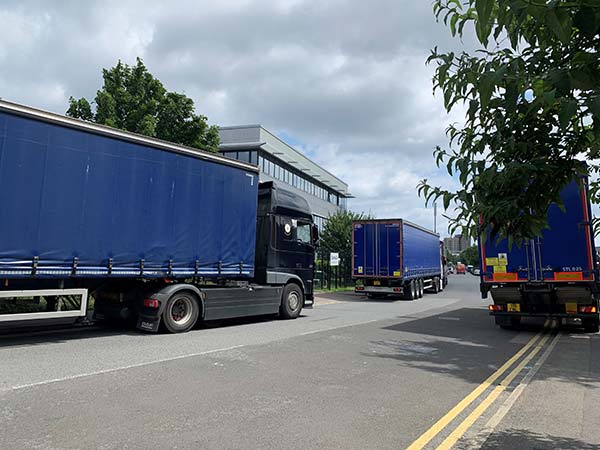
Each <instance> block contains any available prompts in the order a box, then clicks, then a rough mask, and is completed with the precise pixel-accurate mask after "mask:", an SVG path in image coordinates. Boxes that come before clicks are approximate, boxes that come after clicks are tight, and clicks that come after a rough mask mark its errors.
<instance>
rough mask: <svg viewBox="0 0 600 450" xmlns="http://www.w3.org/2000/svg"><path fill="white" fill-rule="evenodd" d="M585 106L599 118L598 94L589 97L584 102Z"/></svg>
mask: <svg viewBox="0 0 600 450" xmlns="http://www.w3.org/2000/svg"><path fill="white" fill-rule="evenodd" d="M586 106H587V107H588V109H589V110H590V113H592V115H593V116H594V118H596V119H599V120H600V95H597V96H595V97H591V98H589V99H588V100H587V102H586Z"/></svg>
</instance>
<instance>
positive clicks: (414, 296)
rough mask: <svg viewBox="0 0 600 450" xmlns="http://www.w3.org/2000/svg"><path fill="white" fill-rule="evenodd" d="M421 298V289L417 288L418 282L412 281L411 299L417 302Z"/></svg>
mask: <svg viewBox="0 0 600 450" xmlns="http://www.w3.org/2000/svg"><path fill="white" fill-rule="evenodd" d="M418 297H419V288H418V287H417V280H410V299H411V300H416V299H417V298H418Z"/></svg>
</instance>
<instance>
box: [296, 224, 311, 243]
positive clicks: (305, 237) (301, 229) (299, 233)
mask: <svg viewBox="0 0 600 450" xmlns="http://www.w3.org/2000/svg"><path fill="white" fill-rule="evenodd" d="M310 229H311V226H310V224H308V223H298V227H297V228H296V239H297V240H298V241H299V242H302V243H303V244H308V245H310V244H312V241H311V239H310Z"/></svg>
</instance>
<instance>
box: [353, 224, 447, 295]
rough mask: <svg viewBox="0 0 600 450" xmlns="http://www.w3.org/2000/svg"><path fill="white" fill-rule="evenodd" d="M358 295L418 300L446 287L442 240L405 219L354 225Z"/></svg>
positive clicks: (354, 261)
mask: <svg viewBox="0 0 600 450" xmlns="http://www.w3.org/2000/svg"><path fill="white" fill-rule="evenodd" d="M352 242H353V245H352V276H353V278H354V279H355V280H356V281H357V282H358V283H357V285H356V287H355V292H358V293H365V294H367V296H368V297H369V298H378V297H385V296H386V295H388V294H391V295H402V296H404V298H406V299H410V300H414V299H416V298H420V297H422V296H423V293H424V291H425V290H429V291H431V292H433V293H438V292H439V291H441V290H442V289H443V287H444V281H443V280H444V273H443V260H442V256H443V255H442V248H443V247H442V246H441V245H440V237H439V235H438V234H437V233H433V232H432V231H429V230H427V229H425V228H423V227H420V226H418V225H415V224H413V223H410V222H408V221H406V220H403V219H378V220H360V221H356V222H354V223H353V225H352Z"/></svg>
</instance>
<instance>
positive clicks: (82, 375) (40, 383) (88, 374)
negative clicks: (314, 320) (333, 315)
mask: <svg viewBox="0 0 600 450" xmlns="http://www.w3.org/2000/svg"><path fill="white" fill-rule="evenodd" d="M381 320H385V319H373V320H367V321H363V322H356V323H351V324H347V325H341V326H333V327H328V328H320V329H318V330H313V331H307V332H305V333H301V334H298V335H296V336H306V335H309V334H315V333H321V332H323V331H330V330H337V329H340V328H346V327H353V326H356V325H363V324H367V323H372V322H378V321H381ZM293 337H295V336H291V337H290V338H293ZM290 338H285V339H290ZM251 345H255V344H240V345H233V346H231V347H223V348H217V349H214V350H207V351H204V352H197V353H187V354H185V355H179V356H173V357H170V358H161V359H155V360H152V361H145V362H142V363H137V364H130V365H126V366H119V367H112V368H110V369H103V370H96V371H93V372H86V373H80V374H77V375H70V376H67V377H60V378H52V379H50V380H43V381H37V382H35V383H29V384H19V385H15V386H12V387H10V388H3V389H0V394H2V393H6V392H11V391H18V390H23V389H27V388H31V387H36V386H44V385H48V384H53V383H60V382H63V381H70V380H76V379H79V378H85V377H92V376H95V375H102V374H105V373H113V372H119V371H122V370H129V369H135V368H138V367H144V366H150V365H153V364H160V363H164V362H170V361H177V360H180V359H186V358H194V357H196V356H204V355H210V354H213V353H219V352H224V351H228V350H233V349H236V348H241V347H249V346H251Z"/></svg>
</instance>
